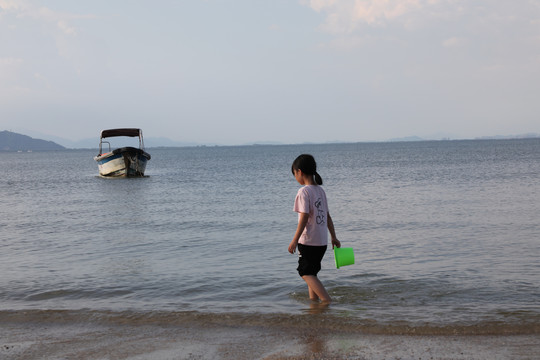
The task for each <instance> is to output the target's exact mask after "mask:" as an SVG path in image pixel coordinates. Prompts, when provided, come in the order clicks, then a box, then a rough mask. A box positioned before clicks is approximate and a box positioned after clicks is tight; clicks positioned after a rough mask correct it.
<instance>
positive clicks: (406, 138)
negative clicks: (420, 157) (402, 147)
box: [388, 136, 424, 142]
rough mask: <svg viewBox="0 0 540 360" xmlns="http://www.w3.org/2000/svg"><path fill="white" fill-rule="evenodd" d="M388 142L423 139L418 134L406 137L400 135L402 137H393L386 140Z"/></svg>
mask: <svg viewBox="0 0 540 360" xmlns="http://www.w3.org/2000/svg"><path fill="white" fill-rule="evenodd" d="M388 141H389V142H400V141H424V139H422V138H421V137H419V136H407V137H402V138H394V139H390V140H388Z"/></svg>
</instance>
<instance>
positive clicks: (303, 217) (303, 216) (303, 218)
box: [289, 213, 309, 254]
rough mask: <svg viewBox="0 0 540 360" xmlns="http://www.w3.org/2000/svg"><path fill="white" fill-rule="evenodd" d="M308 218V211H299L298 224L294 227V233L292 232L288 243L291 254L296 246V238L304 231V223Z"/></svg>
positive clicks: (298, 238)
mask: <svg viewBox="0 0 540 360" xmlns="http://www.w3.org/2000/svg"><path fill="white" fill-rule="evenodd" d="M308 219H309V214H308V213H300V217H299V219H298V226H297V228H296V233H295V234H294V237H293V239H292V241H291V243H290V244H289V252H290V253H291V254H294V252H295V251H296V247H297V246H298V240H300V235H302V233H303V232H304V229H305V228H306V224H307V222H308Z"/></svg>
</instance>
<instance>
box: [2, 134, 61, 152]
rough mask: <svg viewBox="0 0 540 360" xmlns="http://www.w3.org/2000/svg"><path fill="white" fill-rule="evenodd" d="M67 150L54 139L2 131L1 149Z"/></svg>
mask: <svg viewBox="0 0 540 360" xmlns="http://www.w3.org/2000/svg"><path fill="white" fill-rule="evenodd" d="M50 150H65V147H63V146H62V145H58V144H57V143H55V142H52V141H46V140H41V139H34V138H31V137H30V136H26V135H21V134H17V133H14V132H11V131H0V151H50Z"/></svg>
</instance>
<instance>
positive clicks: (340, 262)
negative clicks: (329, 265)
mask: <svg viewBox="0 0 540 360" xmlns="http://www.w3.org/2000/svg"><path fill="white" fill-rule="evenodd" d="M334 259H335V260H336V268H338V269H339V268H340V267H342V266H346V265H352V264H354V252H353V249H352V248H344V247H342V248H338V247H334Z"/></svg>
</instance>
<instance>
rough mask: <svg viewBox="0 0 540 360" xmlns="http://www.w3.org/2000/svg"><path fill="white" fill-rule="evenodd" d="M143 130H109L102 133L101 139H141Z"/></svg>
mask: <svg viewBox="0 0 540 360" xmlns="http://www.w3.org/2000/svg"><path fill="white" fill-rule="evenodd" d="M141 135H142V134H141V129H129V128H127V129H109V130H103V131H102V132H101V138H102V139H103V138H109V137H115V136H130V137H136V136H138V137H141Z"/></svg>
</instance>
